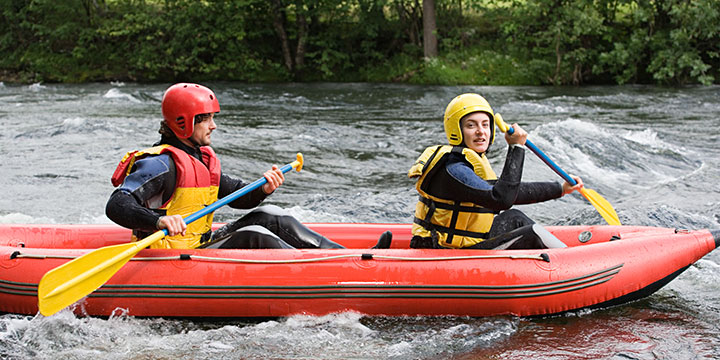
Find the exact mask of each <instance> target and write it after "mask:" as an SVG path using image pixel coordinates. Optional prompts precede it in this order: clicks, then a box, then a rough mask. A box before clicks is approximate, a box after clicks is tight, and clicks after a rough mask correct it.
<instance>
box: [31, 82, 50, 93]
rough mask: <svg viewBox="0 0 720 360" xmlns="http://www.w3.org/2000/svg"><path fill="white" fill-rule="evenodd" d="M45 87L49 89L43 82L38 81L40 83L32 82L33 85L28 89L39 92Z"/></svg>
mask: <svg viewBox="0 0 720 360" xmlns="http://www.w3.org/2000/svg"><path fill="white" fill-rule="evenodd" d="M45 89H47V86H45V85H43V84H42V83H39V82H38V83H34V84H31V85H28V90H30V91H33V92H39V91H42V90H45Z"/></svg>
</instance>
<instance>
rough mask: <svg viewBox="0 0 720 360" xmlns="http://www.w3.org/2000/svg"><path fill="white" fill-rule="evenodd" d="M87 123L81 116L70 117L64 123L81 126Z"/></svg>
mask: <svg viewBox="0 0 720 360" xmlns="http://www.w3.org/2000/svg"><path fill="white" fill-rule="evenodd" d="M85 123H86V119H83V118H80V117H74V118H68V119H64V120H63V125H66V126H81V125H84V124H85Z"/></svg>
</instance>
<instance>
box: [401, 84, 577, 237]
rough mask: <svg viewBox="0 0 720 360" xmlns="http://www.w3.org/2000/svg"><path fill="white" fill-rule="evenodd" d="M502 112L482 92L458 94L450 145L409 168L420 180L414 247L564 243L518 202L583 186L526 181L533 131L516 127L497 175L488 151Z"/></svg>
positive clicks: (448, 129)
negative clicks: (529, 137)
mask: <svg viewBox="0 0 720 360" xmlns="http://www.w3.org/2000/svg"><path fill="white" fill-rule="evenodd" d="M494 120H495V113H494V112H493V110H492V108H491V107H490V104H489V103H488V102H487V100H485V98H483V97H482V96H480V95H478V94H462V95H459V96H457V97H455V98H454V99H453V100H452V101H451V102H450V103H449V104H448V106H447V108H446V109H445V115H444V118H443V123H444V126H445V135H446V136H447V139H448V143H449V145H435V146H430V147H428V148H426V149H425V151H423V153H422V155H420V157H419V158H418V159H417V161H416V162H415V164H413V166H412V167H411V168H410V170H409V171H408V176H409V177H410V178H412V179H417V182H416V186H415V188H416V189H417V191H418V193H419V195H420V197H419V200H418V202H417V205H416V206H415V216H414V221H413V227H412V233H413V238H412V241H411V244H410V246H411V247H413V248H450V249H460V248H462V249H528V248H548V247H563V246H564V244H562V243H561V242H560V241H559V240H557V238H555V237H554V236H552V234H550V233H549V232H548V231H547V230H545V229H544V228H543V227H542V226H539V225H537V224H535V222H534V221H533V220H532V219H530V218H529V217H528V216H527V215H525V214H524V213H523V212H521V211H519V210H517V209H511V207H512V206H513V205H516V204H531V203H537V202H542V201H547V200H551V199H557V198H559V197H561V196H564V195H566V194H569V193H571V192H573V191H576V190H579V189H580V188H581V187H582V185H583V183H582V180H581V179H580V178H579V177H575V176H573V178H574V179H575V180H576V181H577V185H575V186H572V185H570V184H569V183H567V182H565V183H564V184H562V185H561V184H559V183H557V182H522V169H523V162H524V159H525V149H524V147H523V145H524V144H525V140H526V139H527V132H526V131H525V130H523V129H522V128H521V127H520V126H519V125H517V124H513V125H512V127H513V129H514V130H515V131H514V133H513V134H508V133H506V134H505V140H506V141H507V143H508V152H507V157H506V160H505V165H504V167H503V170H502V173H501V174H500V176H499V177H498V176H497V175H496V174H495V172H494V171H493V169H492V167H491V166H490V162H489V161H488V159H487V157H486V156H485V154H486V153H487V151H488V149H489V148H490V146H491V145H492V143H493V141H494V140H495V123H494Z"/></svg>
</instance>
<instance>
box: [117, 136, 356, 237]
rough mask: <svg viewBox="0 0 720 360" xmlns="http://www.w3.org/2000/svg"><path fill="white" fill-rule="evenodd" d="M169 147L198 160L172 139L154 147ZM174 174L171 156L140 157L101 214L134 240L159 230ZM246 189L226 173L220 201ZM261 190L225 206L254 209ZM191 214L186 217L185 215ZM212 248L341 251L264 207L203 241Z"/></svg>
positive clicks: (195, 152)
mask: <svg viewBox="0 0 720 360" xmlns="http://www.w3.org/2000/svg"><path fill="white" fill-rule="evenodd" d="M161 144H167V145H171V146H174V147H176V148H178V149H181V150H183V151H185V152H187V153H188V154H190V155H191V156H193V157H195V158H197V159H199V160H200V161H202V156H201V155H200V150H199V149H198V148H195V147H191V146H187V145H185V144H183V143H182V142H180V140H178V139H177V138H175V137H163V138H162V139H161V140H160V142H158V143H156V144H155V145H161ZM175 182H176V170H175V164H174V161H173V159H172V157H171V156H170V155H167V154H161V155H156V156H148V157H144V158H142V159H140V160H138V161H136V163H135V165H134V166H133V170H132V172H131V173H130V174H128V176H127V177H126V178H125V180H124V181H123V184H121V185H120V186H119V187H118V188H117V189H115V191H114V192H113V193H112V195H111V196H110V199H109V200H108V202H107V205H106V208H105V213H106V215H107V217H108V218H110V220H112V221H114V222H115V223H117V224H119V225H121V226H124V227H127V228H130V229H133V232H134V233H135V235H136V236H137V237H138V238H143V237H145V236H147V235H150V234H151V233H153V232H155V231H157V228H156V224H157V222H158V219H159V218H160V217H161V216H164V215H165V211H164V210H161V209H159V207H161V206H162V204H164V203H166V202H167V201H168V200H169V199H170V197H171V196H172V194H173V193H174V192H175ZM245 185H247V183H246V182H244V181H242V180H239V179H234V178H231V177H229V176H227V175H225V174H222V175H221V177H220V185H219V189H218V198H223V197H225V196H227V195H229V194H231V193H233V192H234V191H236V190H238V189H240V188H242V187H244V186H245ZM266 196H267V195H265V193H264V192H263V190H262V187H258V188H257V189H255V190H253V191H251V192H250V193H248V194H246V195H245V196H242V197H240V198H238V199H237V200H235V201H233V202H231V203H229V204H228V205H229V206H230V207H232V208H236V209H250V208H254V207H256V206H258V205H259V204H260V203H261V202H262V201H263V200H264V199H265V197H266ZM188 215H189V214H188ZM201 242H202V243H203V245H201V247H211V248H245V249H260V248H287V249H292V248H341V247H342V246H340V245H338V244H336V243H334V242H332V241H331V240H329V239H327V238H325V237H323V236H321V235H320V234H318V233H316V232H314V231H312V230H310V229H308V228H307V227H305V226H304V225H302V224H301V223H300V222H299V221H297V219H295V218H294V217H292V216H290V215H289V214H287V213H286V212H285V211H284V210H282V209H280V208H279V207H277V206H263V207H260V208H258V209H255V210H253V211H252V212H250V213H248V214H247V215H245V216H243V217H242V218H240V219H238V220H236V221H235V222H232V223H230V224H227V225H225V226H224V227H222V228H220V229H218V230H217V231H215V232H213V233H212V234H207V235H206V236H204V237H203V239H202V240H201Z"/></svg>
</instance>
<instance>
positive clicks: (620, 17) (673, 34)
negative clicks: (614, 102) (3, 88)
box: [0, 0, 720, 85]
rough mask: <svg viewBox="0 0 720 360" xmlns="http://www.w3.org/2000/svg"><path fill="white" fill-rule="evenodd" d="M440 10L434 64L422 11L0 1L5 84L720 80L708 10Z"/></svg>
mask: <svg viewBox="0 0 720 360" xmlns="http://www.w3.org/2000/svg"><path fill="white" fill-rule="evenodd" d="M435 3H436V12H437V19H436V20H437V24H438V32H437V35H438V39H439V52H440V56H439V57H437V58H433V59H423V49H422V0H63V1H56V0H3V1H2V2H0V51H2V53H3V56H2V58H0V74H3V76H6V75H7V74H13V77H12V78H14V79H18V80H20V81H26V82H30V81H59V82H84V81H107V80H133V81H167V82H170V81H183V80H188V81H204V80H236V81H375V82H387V81H400V82H410V83H422V84H488V85H525V84H555V85H562V84H588V83H618V84H624V83H659V84H671V85H675V84H693V83H699V84H706V85H707V84H712V83H717V82H718V79H720V73H719V72H720V70H719V69H720V1H717V0H465V1H458V0H435ZM280 29H281V30H282V32H279V30H280ZM281 33H284V34H285V38H286V41H285V45H286V49H288V51H290V54H287V56H286V55H285V54H284V53H283V51H282V47H281V44H282V42H281V41H280V39H281V37H280V34H281ZM288 56H289V57H288ZM288 63H289V66H288Z"/></svg>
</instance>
